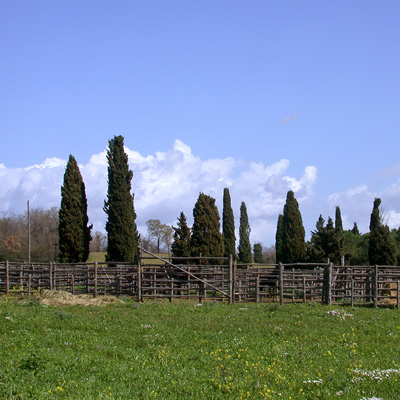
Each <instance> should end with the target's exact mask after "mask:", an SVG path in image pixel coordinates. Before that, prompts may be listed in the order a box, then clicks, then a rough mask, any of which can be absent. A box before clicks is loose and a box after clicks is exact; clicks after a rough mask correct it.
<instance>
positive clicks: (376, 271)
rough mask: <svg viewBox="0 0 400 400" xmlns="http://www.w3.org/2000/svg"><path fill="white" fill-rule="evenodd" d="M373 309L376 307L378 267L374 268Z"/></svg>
mask: <svg viewBox="0 0 400 400" xmlns="http://www.w3.org/2000/svg"><path fill="white" fill-rule="evenodd" d="M374 307H378V266H377V265H375V267H374Z"/></svg>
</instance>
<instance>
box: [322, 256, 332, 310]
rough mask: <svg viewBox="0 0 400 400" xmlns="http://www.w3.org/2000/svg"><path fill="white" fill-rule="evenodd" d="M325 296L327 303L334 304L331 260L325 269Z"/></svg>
mask: <svg viewBox="0 0 400 400" xmlns="http://www.w3.org/2000/svg"><path fill="white" fill-rule="evenodd" d="M324 298H325V304H326V305H328V306H330V305H331V304H332V263H331V262H330V263H329V264H328V265H327V266H326V267H325V270H324Z"/></svg>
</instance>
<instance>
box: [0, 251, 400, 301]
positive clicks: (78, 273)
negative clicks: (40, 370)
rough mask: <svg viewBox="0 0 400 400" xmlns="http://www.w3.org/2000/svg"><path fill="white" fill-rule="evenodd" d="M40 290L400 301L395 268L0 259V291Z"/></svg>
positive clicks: (143, 255) (399, 274) (145, 257)
mask: <svg viewBox="0 0 400 400" xmlns="http://www.w3.org/2000/svg"><path fill="white" fill-rule="evenodd" d="M44 289H49V290H65V291H68V292H71V293H73V294H91V295H93V296H94V297H97V296H99V295H114V296H121V295H125V296H131V297H133V298H135V299H137V300H139V301H143V300H145V299H160V298H163V299H168V300H170V301H172V300H173V299H194V300H196V301H199V302H201V301H203V300H208V301H209V300H218V301H225V302H228V303H234V302H245V301H254V302H276V303H280V304H284V303H293V302H319V303H324V304H349V305H373V306H375V307H378V306H388V305H391V306H397V307H398V308H400V267H395V266H348V267H346V266H345V267H343V266H335V265H333V264H331V263H328V264H323V263H321V264H287V265H282V264H279V265H259V264H257V265H254V264H253V265H239V264H235V263H234V262H233V261H232V257H229V258H222V257H217V258H209V257H208V258H207V257H196V258H190V259H188V258H179V259H176V258H175V259H170V258H161V257H158V256H156V255H154V254H152V253H150V252H148V251H146V250H144V249H141V248H139V257H138V262H137V263H135V264H132V263H115V262H113V263H100V262H95V263H79V264H55V263H49V264H36V263H29V264H28V263H10V262H3V263H0V295H1V294H3V295H4V294H9V293H15V294H18V295H31V294H33V293H34V292H37V291H41V290H44Z"/></svg>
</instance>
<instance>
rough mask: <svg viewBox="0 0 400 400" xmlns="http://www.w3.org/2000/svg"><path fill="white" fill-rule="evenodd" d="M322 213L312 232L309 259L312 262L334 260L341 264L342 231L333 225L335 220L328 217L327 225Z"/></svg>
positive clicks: (308, 252) (308, 250) (308, 251)
mask: <svg viewBox="0 0 400 400" xmlns="http://www.w3.org/2000/svg"><path fill="white" fill-rule="evenodd" d="M324 223H325V220H324V219H323V218H322V215H320V216H319V218H318V221H317V223H316V224H315V227H316V230H315V231H312V232H311V239H310V241H309V243H308V248H307V259H308V261H310V262H322V261H323V262H327V261H328V260H330V261H332V262H333V263H335V264H337V265H338V264H339V263H340V261H341V247H340V240H342V239H341V237H342V232H340V231H338V230H337V229H336V228H335V227H334V226H333V220H332V218H331V217H329V218H328V222H327V224H326V226H324Z"/></svg>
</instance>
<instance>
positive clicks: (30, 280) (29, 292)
mask: <svg viewBox="0 0 400 400" xmlns="http://www.w3.org/2000/svg"><path fill="white" fill-rule="evenodd" d="M31 283H32V275H31V274H29V275H28V297H30V296H31Z"/></svg>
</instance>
